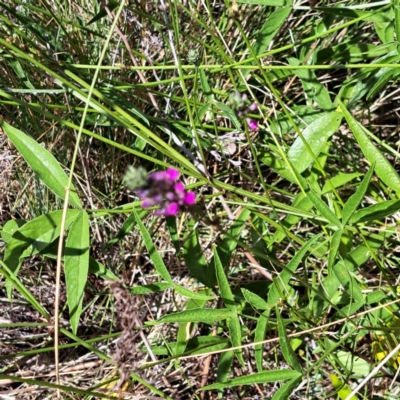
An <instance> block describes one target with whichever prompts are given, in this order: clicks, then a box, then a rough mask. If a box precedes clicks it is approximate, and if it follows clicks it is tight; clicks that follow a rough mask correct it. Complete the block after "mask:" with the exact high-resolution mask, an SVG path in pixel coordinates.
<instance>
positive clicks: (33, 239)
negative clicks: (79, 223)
mask: <svg viewBox="0 0 400 400" xmlns="http://www.w3.org/2000/svg"><path fill="white" fill-rule="evenodd" d="M79 212H80V211H79V210H68V212H67V218H66V221H65V227H66V229H67V228H68V227H69V226H70V225H71V224H72V222H73V221H74V220H75V218H76V217H77V215H78V214H79ZM62 214H63V211H62V210H58V211H53V212H51V213H48V214H44V215H41V216H40V217H38V218H35V219H34V220H32V221H29V222H27V223H26V224H25V225H23V226H22V227H21V228H19V229H18V230H17V231H15V233H14V234H13V236H12V238H11V239H10V241H9V242H8V243H7V245H6V249H5V253H4V260H3V261H4V263H5V264H6V265H7V267H8V268H9V269H10V271H11V272H12V273H14V274H15V275H17V273H18V269H19V267H20V265H21V259H22V258H24V257H28V256H31V255H34V254H37V253H39V252H41V251H42V250H44V249H45V248H46V247H47V246H49V245H50V244H51V243H52V242H53V241H54V240H55V239H57V238H58V237H59V236H60V227H61V218H62ZM6 285H7V294H8V296H9V297H10V296H11V287H12V285H10V282H9V281H7V284H6Z"/></svg>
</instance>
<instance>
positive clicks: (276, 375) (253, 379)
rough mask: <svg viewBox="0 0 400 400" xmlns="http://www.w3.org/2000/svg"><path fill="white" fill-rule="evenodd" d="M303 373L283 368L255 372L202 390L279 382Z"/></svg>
mask: <svg viewBox="0 0 400 400" xmlns="http://www.w3.org/2000/svg"><path fill="white" fill-rule="evenodd" d="M300 376H301V374H300V373H299V372H297V371H293V370H288V369H281V370H275V371H263V372H257V373H255V374H250V375H246V376H241V377H239V378H235V379H231V380H229V381H226V382H223V383H214V384H213V385H209V386H205V387H203V388H201V389H200V390H213V389H224V388H228V387H234V386H242V385H254V384H257V383H259V384H262V383H269V382H279V381H284V380H287V379H294V378H298V377H300Z"/></svg>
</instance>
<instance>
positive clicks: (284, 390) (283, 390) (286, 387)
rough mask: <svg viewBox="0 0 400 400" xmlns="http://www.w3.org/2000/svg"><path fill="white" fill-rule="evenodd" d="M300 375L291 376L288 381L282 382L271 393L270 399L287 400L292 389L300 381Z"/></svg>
mask: <svg viewBox="0 0 400 400" xmlns="http://www.w3.org/2000/svg"><path fill="white" fill-rule="evenodd" d="M300 381H301V377H299V378H293V379H291V380H290V381H289V382H286V383H284V384H283V385H282V386H281V387H280V388H279V389H278V390H277V391H276V392H275V394H274V395H273V397H272V399H271V400H288V399H289V398H290V397H289V396H290V395H291V394H292V392H293V389H295V388H296V387H297V385H298V384H299V383H300Z"/></svg>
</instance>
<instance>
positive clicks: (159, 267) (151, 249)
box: [133, 210, 172, 284]
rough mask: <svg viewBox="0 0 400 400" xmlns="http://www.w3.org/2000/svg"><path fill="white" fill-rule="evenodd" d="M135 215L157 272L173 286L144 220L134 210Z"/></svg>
mask: <svg viewBox="0 0 400 400" xmlns="http://www.w3.org/2000/svg"><path fill="white" fill-rule="evenodd" d="M133 214H134V215H135V218H136V223H137V224H138V226H139V229H140V232H141V234H142V238H143V241H144V244H145V246H146V249H147V251H148V252H149V256H150V259H151V261H152V262H153V264H154V267H155V269H156V271H157V272H158V273H159V274H160V276H161V277H162V278H163V279H164V280H165V281H167V282H169V283H171V284H172V278H171V276H170V274H169V272H168V269H167V268H166V266H165V264H164V261H163V259H162V258H161V256H160V254H159V253H158V251H157V249H156V248H155V246H154V243H153V241H152V240H151V236H150V234H149V232H148V231H147V229H146V227H145V226H144V225H143V222H142V220H141V219H140V218H139V216H138V215H137V213H136V211H135V210H133Z"/></svg>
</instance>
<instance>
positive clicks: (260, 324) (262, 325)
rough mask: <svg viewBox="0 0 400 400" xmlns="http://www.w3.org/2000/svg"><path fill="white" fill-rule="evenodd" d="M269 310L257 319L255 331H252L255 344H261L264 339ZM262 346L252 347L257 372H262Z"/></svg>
mask: <svg viewBox="0 0 400 400" xmlns="http://www.w3.org/2000/svg"><path fill="white" fill-rule="evenodd" d="M270 313H271V310H270V309H268V310H265V311H264V312H263V313H262V314H261V315H260V316H259V317H258V321H257V325H256V329H255V331H254V341H255V342H256V343H259V342H262V341H263V340H264V339H265V333H266V332H267V326H268V320H269V316H270ZM263 349H264V345H263V344H257V345H255V347H254V355H255V359H256V365H257V370H258V372H262V370H263V360H264V358H263Z"/></svg>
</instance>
